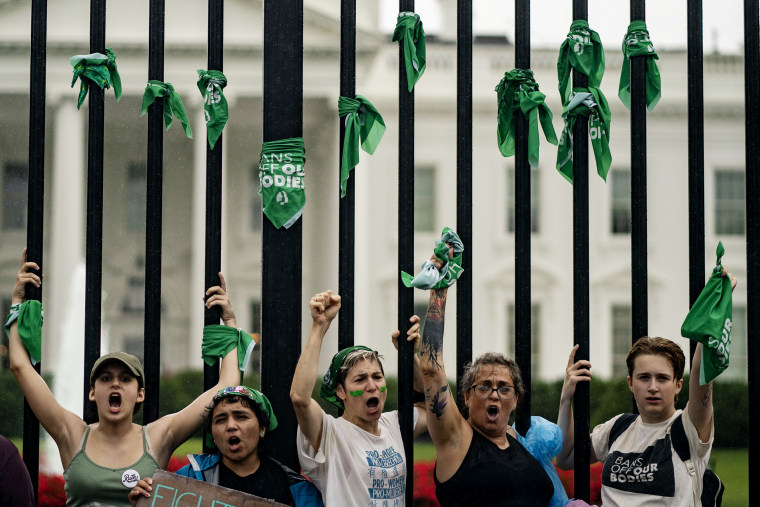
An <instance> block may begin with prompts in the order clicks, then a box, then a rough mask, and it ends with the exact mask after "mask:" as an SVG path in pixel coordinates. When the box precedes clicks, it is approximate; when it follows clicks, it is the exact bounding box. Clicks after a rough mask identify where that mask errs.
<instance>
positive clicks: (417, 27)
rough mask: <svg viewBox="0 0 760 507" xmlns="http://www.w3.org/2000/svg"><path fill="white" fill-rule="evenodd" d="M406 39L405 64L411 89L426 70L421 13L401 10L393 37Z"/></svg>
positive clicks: (398, 39)
mask: <svg viewBox="0 0 760 507" xmlns="http://www.w3.org/2000/svg"><path fill="white" fill-rule="evenodd" d="M391 40H393V41H394V42H395V41H400V40H403V41H404V65H405V68H406V82H407V85H409V91H412V89H413V88H414V85H415V84H416V83H417V81H419V79H420V78H421V77H422V74H423V73H424V72H425V30H423V28H422V21H421V20H420V15H419V14H416V13H414V12H399V13H398V18H397V19H396V29H395V30H394V31H393V37H392V39H391Z"/></svg>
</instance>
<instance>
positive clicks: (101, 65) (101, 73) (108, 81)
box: [69, 48, 121, 109]
mask: <svg viewBox="0 0 760 507" xmlns="http://www.w3.org/2000/svg"><path fill="white" fill-rule="evenodd" d="M69 62H70V63H71V66H72V67H74V78H73V79H72V80H71V87H72V88H73V87H74V83H76V82H77V79H79V80H80V85H79V98H78V99H77V109H79V108H80V107H81V106H82V103H83V102H84V99H85V97H87V92H88V91H89V89H90V85H91V84H94V85H95V86H97V87H99V88H100V89H103V90H107V89H108V88H110V87H111V85H113V92H114V94H115V95H116V102H118V101H119V99H120V98H121V77H120V76H119V70H118V69H117V68H116V55H114V53H113V51H112V50H111V48H106V54H102V53H91V54H89V55H76V56H72V57H71V59H70V60H69Z"/></svg>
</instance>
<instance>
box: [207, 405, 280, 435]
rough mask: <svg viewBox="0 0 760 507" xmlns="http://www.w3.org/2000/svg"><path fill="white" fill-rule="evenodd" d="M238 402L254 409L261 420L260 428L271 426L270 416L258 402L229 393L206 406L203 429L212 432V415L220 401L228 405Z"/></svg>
mask: <svg viewBox="0 0 760 507" xmlns="http://www.w3.org/2000/svg"><path fill="white" fill-rule="evenodd" d="M236 402H240V404H241V405H242V406H244V407H245V408H250V409H251V411H253V415H255V416H256V419H257V420H258V421H259V427H260V428H262V429H263V428H266V427H268V426H269V417H268V416H267V415H266V414H265V413H264V411H263V410H261V407H260V406H259V404H258V403H256V402H254V401H251V400H249V399H248V398H246V397H245V396H242V395H241V396H234V395H232V396H231V395H227V396H224V397H221V398H214V400H213V401H212V402H211V403H210V404H209V406H208V407H206V412H205V413H204V414H203V430H204V431H205V432H207V433H209V434H211V425H212V415H213V413H214V409H215V408H216V406H217V405H219V404H220V403H222V404H224V405H227V404H228V403H236ZM259 446H260V444H259Z"/></svg>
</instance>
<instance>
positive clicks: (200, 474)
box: [174, 453, 324, 507]
mask: <svg viewBox="0 0 760 507" xmlns="http://www.w3.org/2000/svg"><path fill="white" fill-rule="evenodd" d="M187 457H188V459H190V464H188V465H185V466H183V467H182V468H180V469H179V470H177V471H176V472H174V473H175V474H177V475H182V476H184V477H190V478H191V479H196V480H198V481H203V482H208V483H209V484H215V485H217V486H218V485H219V453H214V454H188V455H187ZM262 458H263V459H269V460H270V461H272V462H273V463H274V464H275V465H277V466H279V467H280V468H282V470H283V471H284V472H285V475H287V477H288V481H290V494H291V495H293V500H295V502H296V506H297V507H324V503H322V495H321V494H320V493H319V490H318V489H317V488H316V486H314V484H312V483H311V482H309V481H308V480H307V479H306V478H305V477H303V476H302V475H299V474H297V473H296V472H294V471H293V470H291V469H290V468H288V467H286V466H285V465H283V464H282V463H280V462H279V461H277V460H275V459H272V458H270V457H268V456H267V457H262Z"/></svg>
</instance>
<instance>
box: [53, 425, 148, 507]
mask: <svg viewBox="0 0 760 507" xmlns="http://www.w3.org/2000/svg"><path fill="white" fill-rule="evenodd" d="M142 430H143V455H142V456H140V459H139V460H137V462H136V463H133V464H131V465H129V466H126V467H123V468H107V467H103V466H100V465H98V464H97V463H94V462H93V461H92V460H90V458H89V457H88V456H87V454H86V453H85V452H84V450H85V447H86V446H87V437H88V436H89V435H90V427H89V426H87V429H85V430H84V438H83V439H82V445H81V446H80V448H79V451H78V452H77V453H76V454H75V455H74V458H73V459H72V460H71V462H70V463H69V466H68V467H67V468H66V471H64V472H63V478H64V480H65V481H66V485H65V490H66V498H67V500H66V505H67V506H68V507H79V506H86V505H89V504H90V503H91V502H100V503H104V504H108V505H114V506H116V507H122V506H123V507H130V504H129V498H128V495H129V492H130V490H131V489H132V488H133V487H135V485H136V484H137V481H139V480H140V479H144V478H145V477H150V476H152V475H153V473H154V472H155V471H156V470H158V468H159V466H158V463H157V462H156V460H155V458H153V456H152V455H151V453H150V452H149V447H150V445H149V442H148V434H147V432H146V430H145V427H144V426H143V429H142Z"/></svg>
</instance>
